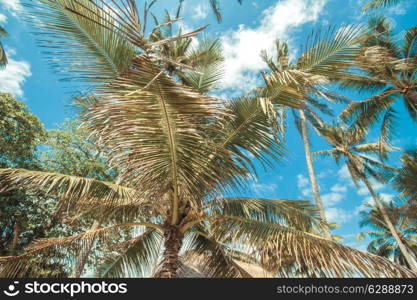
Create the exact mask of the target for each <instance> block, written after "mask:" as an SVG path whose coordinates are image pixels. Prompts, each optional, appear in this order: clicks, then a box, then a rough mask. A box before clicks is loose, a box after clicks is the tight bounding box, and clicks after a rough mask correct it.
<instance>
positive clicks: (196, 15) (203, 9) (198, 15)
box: [192, 3, 209, 20]
mask: <svg viewBox="0 0 417 300" xmlns="http://www.w3.org/2000/svg"><path fill="white" fill-rule="evenodd" d="M208 12H209V8H208V6H207V5H205V4H203V3H200V4H198V5H197V6H196V7H194V9H193V15H192V18H193V19H195V20H202V19H205V18H207V15H208Z"/></svg>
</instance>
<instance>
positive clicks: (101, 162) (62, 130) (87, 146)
mask: <svg viewBox="0 0 417 300" xmlns="http://www.w3.org/2000/svg"><path fill="white" fill-rule="evenodd" d="M89 135H90V132H89V131H88V130H87V129H86V128H84V127H83V126H82V124H81V122H80V121H79V120H77V119H66V120H65V121H64V122H63V123H62V124H61V125H60V126H58V128H57V129H52V130H49V131H48V139H47V141H46V143H45V145H44V150H43V151H41V152H40V154H39V158H38V160H39V162H40V165H42V166H43V170H45V171H48V172H58V173H62V174H67V175H75V176H82V177H86V178H95V179H98V180H105V181H109V182H115V181H116V179H117V170H115V169H110V168H109V159H108V157H107V152H108V149H104V148H103V147H100V145H98V144H94V143H92V142H91V141H90V140H89ZM62 217H63V218H65V220H68V221H69V220H72V221H71V222H70V224H69V225H70V226H68V228H67V232H66V234H67V235H71V234H74V233H77V232H80V231H83V230H86V229H87V228H91V229H92V230H94V229H98V228H99V227H100V226H101V223H102V222H103V221H104V220H101V219H100V218H95V219H94V220H91V218H85V217H82V216H74V215H72V216H71V215H63V216H62ZM125 233H126V232H125ZM117 238H118V237H117V236H114V239H115V240H117ZM100 246H102V245H101V244H96V243H95V241H94V240H92V241H91V242H90V243H89V244H88V245H87V246H86V247H85V249H84V251H82V252H81V253H80V254H79V255H78V257H77V259H76V262H75V264H74V267H73V270H72V274H71V275H72V277H76V278H78V277H80V276H81V275H82V273H83V271H84V270H85V266H86V265H88V263H89V262H92V261H95V260H100V257H99V256H97V255H96V256H92V257H90V254H94V252H92V249H93V248H94V247H100ZM95 263H97V261H95Z"/></svg>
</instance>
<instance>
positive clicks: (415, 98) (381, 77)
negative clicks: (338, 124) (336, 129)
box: [341, 17, 417, 145]
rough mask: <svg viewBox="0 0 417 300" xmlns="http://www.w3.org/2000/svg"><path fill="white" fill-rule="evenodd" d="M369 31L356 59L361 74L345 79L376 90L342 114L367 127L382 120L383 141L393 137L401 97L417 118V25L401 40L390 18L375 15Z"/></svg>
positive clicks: (350, 84) (357, 87) (348, 83)
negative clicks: (395, 37)
mask: <svg viewBox="0 0 417 300" xmlns="http://www.w3.org/2000/svg"><path fill="white" fill-rule="evenodd" d="M368 35H369V36H368V37H367V38H366V40H365V42H364V43H363V50H362V52H361V53H360V55H359V57H358V62H357V64H358V66H359V68H360V70H359V72H361V73H362V74H361V75H358V78H355V79H347V80H344V84H343V86H344V87H349V88H354V89H355V90H357V91H362V92H363V91H367V92H372V93H375V92H377V94H375V95H373V96H371V97H369V98H368V99H366V100H363V101H359V102H352V103H351V104H350V105H349V106H348V107H347V108H346V109H345V110H344V111H343V112H342V114H341V116H342V117H343V118H344V120H347V121H353V123H352V124H353V126H356V127H358V128H359V129H360V130H364V131H366V130H367V127H369V126H370V125H375V124H377V123H378V121H381V135H380V139H381V145H382V144H383V143H388V142H389V141H390V138H391V136H392V134H393V132H394V130H395V126H394V125H395V119H396V110H395V108H394V105H395V103H397V102H398V101H399V100H402V101H403V103H404V105H405V107H406V109H407V111H408V113H409V115H410V117H411V118H412V119H413V120H414V121H417V77H416V71H415V70H416V68H417V27H412V28H410V29H408V30H407V31H406V33H405V35H404V41H403V42H402V43H399V42H398V41H397V40H396V39H394V38H393V32H392V26H391V24H390V23H389V21H388V20H386V19H385V18H384V17H376V18H371V20H370V22H369V34H368ZM381 90H382V91H381Z"/></svg>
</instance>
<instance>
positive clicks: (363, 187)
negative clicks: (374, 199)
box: [357, 180, 384, 196]
mask: <svg viewBox="0 0 417 300" xmlns="http://www.w3.org/2000/svg"><path fill="white" fill-rule="evenodd" d="M371 185H372V188H373V190H374V191H379V190H381V189H383V188H384V185H383V184H382V183H380V182H378V181H376V180H371ZM359 186H360V187H359V189H358V190H357V193H358V195H360V196H366V195H369V190H368V188H367V187H366V185H365V184H363V183H360V184H359Z"/></svg>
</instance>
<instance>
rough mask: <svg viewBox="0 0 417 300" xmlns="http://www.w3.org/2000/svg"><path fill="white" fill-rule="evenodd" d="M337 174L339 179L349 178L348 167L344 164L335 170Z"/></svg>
mask: <svg viewBox="0 0 417 300" xmlns="http://www.w3.org/2000/svg"><path fill="white" fill-rule="evenodd" d="M337 175H338V176H339V178H340V179H341V180H350V179H351V177H350V173H349V169H348V167H347V166H346V165H344V166H343V167H342V168H340V170H339V171H337Z"/></svg>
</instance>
